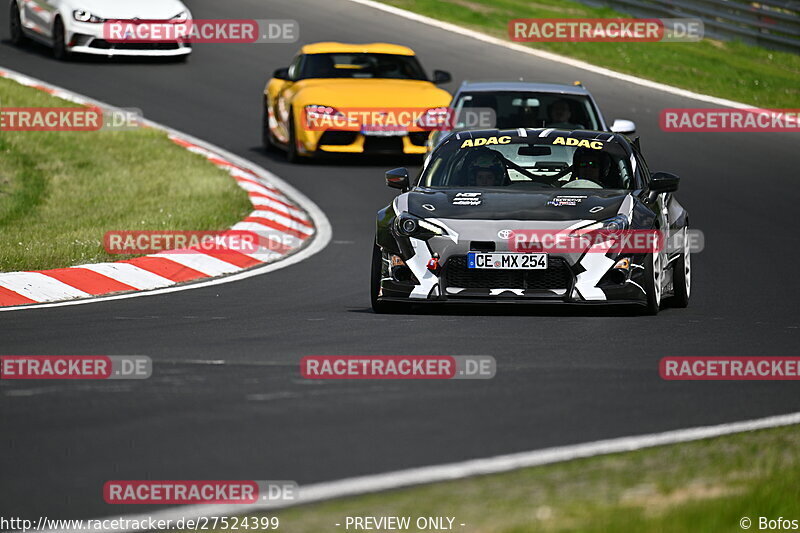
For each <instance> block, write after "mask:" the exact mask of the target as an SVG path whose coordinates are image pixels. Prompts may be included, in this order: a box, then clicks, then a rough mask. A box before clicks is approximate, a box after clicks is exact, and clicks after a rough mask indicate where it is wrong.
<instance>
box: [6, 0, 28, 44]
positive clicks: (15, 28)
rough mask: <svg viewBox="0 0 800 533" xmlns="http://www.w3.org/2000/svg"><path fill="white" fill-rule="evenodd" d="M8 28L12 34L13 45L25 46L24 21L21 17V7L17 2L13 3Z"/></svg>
mask: <svg viewBox="0 0 800 533" xmlns="http://www.w3.org/2000/svg"><path fill="white" fill-rule="evenodd" d="M8 27H9V32H10V33H11V44H13V45H14V46H20V45H22V44H25V33H24V32H23V31H22V19H21V18H20V16H19V6H18V5H17V3H16V2H12V3H11V11H9V22H8Z"/></svg>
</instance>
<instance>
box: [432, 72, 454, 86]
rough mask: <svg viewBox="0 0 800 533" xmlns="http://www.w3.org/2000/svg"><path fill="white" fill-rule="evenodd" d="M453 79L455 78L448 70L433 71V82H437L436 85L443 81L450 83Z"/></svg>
mask: <svg viewBox="0 0 800 533" xmlns="http://www.w3.org/2000/svg"><path fill="white" fill-rule="evenodd" d="M452 79H453V77H452V76H451V75H450V73H449V72H447V71H446V70H434V71H433V83H434V84H436V85H441V84H443V83H448V82H449V81H451V80H452Z"/></svg>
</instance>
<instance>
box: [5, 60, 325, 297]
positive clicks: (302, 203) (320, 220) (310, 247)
mask: <svg viewBox="0 0 800 533" xmlns="http://www.w3.org/2000/svg"><path fill="white" fill-rule="evenodd" d="M0 70H2V71H3V72H4V73H6V75H7V76H8V77H9V78H10V79H15V80H16V81H19V80H26V81H28V82H29V83H32V84H36V85H41V86H42V87H48V88H50V89H54V90H58V91H62V92H63V93H64V94H65V95H66V96H67V97H66V98H64V99H65V100H69V101H72V102H76V103H79V104H85V105H87V104H88V105H94V106H97V107H101V108H104V109H118V108H116V107H114V106H112V105H109V104H106V103H104V102H101V101H99V100H95V99H93V98H89V97H87V96H83V95H79V94H77V93H73V92H71V91H67V90H66V89H62V88H61V87H55V86H53V85H51V84H49V83H47V82H45V81H39V80H36V81H33V80H32V79H31V78H30V77H28V76H25V75H24V74H21V73H19V72H16V71H14V70H10V69H7V68H5V67H0ZM142 123H143V124H145V125H146V126H149V127H151V128H156V129H160V130H162V131H164V132H166V133H167V134H168V135H172V136H175V137H179V138H180V139H181V140H183V141H185V142H188V143H190V144H194V145H196V146H199V147H201V148H205V149H207V150H212V151H214V152H215V153H216V154H217V155H219V156H220V157H222V158H224V159H226V160H228V161H230V162H231V163H233V164H235V165H236V166H237V167H241V168H243V169H245V170H251V171H252V172H253V173H254V174H255V175H257V176H258V177H259V179H263V180H265V181H266V182H268V183H270V184H271V185H274V186H275V187H276V188H277V189H280V191H281V192H282V193H283V194H285V195H286V197H290V198H291V203H294V204H296V205H297V206H298V207H299V208H301V209H303V210H304V211H305V212H306V213H308V215H309V216H310V217H311V220H312V221H313V222H314V226H315V227H316V234H315V236H314V238H313V239H309V240H306V241H302V240H300V239H294V237H291V236H287V240H288V241H289V242H295V241H296V242H297V243H298V244H301V243H308V244H306V246H305V247H304V248H301V249H299V250H292V251H291V252H290V253H289V254H286V255H284V256H281V260H280V261H278V262H276V263H271V264H266V265H263V266H259V267H253V268H251V269H248V270H244V271H241V272H238V273H236V274H232V275H229V276H225V277H222V278H216V279H209V280H206V281H200V282H194V283H191V284H188V285H177V286H172V287H164V288H162V289H154V290H152V291H142V292H132V293H128V294H116V295H114V296H96V297H94V298H85V299H81V300H70V301H65V302H51V303H42V304H29V305H20V306H15V307H0V312H7V311H30V310H34V309H44V308H50V307H66V306H71V305H86V304H94V303H98V302H107V301H113V300H127V299H129V298H142V297H145V296H154V295H157V294H168V293H171V292H181V291H189V290H194V289H201V288H204V287H211V286H215V285H222V284H224V283H233V282H234V281H239V280H243V279H247V278H252V277H255V276H261V275H263V274H267V273H269V272H273V271H275V270H280V269H282V268H286V267H289V266H292V265H295V264H297V263H299V262H301V261H303V260H305V259H308V258H309V257H311V256H312V255H315V254H317V253H319V252H321V251H322V250H324V249H325V247H326V246H328V243H330V241H331V238H332V236H333V229H332V228H331V223H330V221H329V220H328V217H326V216H325V213H323V212H322V210H321V209H320V208H319V207H318V206H317V204H315V203H314V202H313V201H311V199H310V198H308V197H307V196H306V195H304V194H303V193H301V192H300V191H299V190H297V189H296V188H295V187H294V186H292V185H290V184H289V183H288V182H286V181H284V180H283V179H281V178H279V177H278V176H277V175H276V174H273V173H272V172H270V171H269V170H267V169H265V168H263V167H260V166H258V165H256V164H255V163H253V162H252V161H248V160H247V159H245V158H243V157H239V156H238V155H236V154H234V153H231V152H229V151H227V150H225V149H223V148H220V147H218V146H215V145H213V144H211V143H208V142H206V141H203V140H201V139H198V138H197V137H194V136H192V135H189V134H187V133H183V132H180V131H178V130H176V129H173V128H170V127H169V126H164V125H163V124H159V123H158V122H153V121H152V120H148V119H144V120H143V121H142ZM251 198H252V197H251ZM261 227H262V228H264V226H261ZM272 231H273V232H274V230H272ZM289 237H291V238H289ZM87 296H88V295H87Z"/></svg>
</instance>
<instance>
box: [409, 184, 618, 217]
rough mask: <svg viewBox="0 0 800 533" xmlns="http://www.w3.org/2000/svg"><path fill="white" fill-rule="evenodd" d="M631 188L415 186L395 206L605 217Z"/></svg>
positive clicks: (419, 211) (441, 212)
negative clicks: (502, 189)
mask: <svg viewBox="0 0 800 533" xmlns="http://www.w3.org/2000/svg"><path fill="white" fill-rule="evenodd" d="M629 194H630V191H595V190H586V189H583V190H582V189H571V190H564V189H560V190H557V191H541V192H540V191H537V192H528V191H526V192H520V191H497V190H493V189H480V188H475V189H447V190H432V189H415V190H414V191H411V192H408V193H406V194H405V195H403V196H405V198H402V197H398V203H397V204H396V205H397V206H399V207H400V209H401V210H403V209H402V208H403V207H406V208H407V209H405V210H407V211H408V212H409V213H411V214H414V215H417V216H419V217H432V218H440V219H473V220H540V221H570V220H604V219H607V218H611V217H613V216H616V215H617V213H618V212H619V209H620V206H621V205H622V202H623V201H624V200H625V198H626V197H628V196H629Z"/></svg>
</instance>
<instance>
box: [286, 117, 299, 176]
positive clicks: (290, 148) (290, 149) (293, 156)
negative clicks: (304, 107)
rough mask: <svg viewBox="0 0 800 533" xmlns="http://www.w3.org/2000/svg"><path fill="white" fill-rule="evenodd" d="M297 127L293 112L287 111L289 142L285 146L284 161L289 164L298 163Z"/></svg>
mask: <svg viewBox="0 0 800 533" xmlns="http://www.w3.org/2000/svg"><path fill="white" fill-rule="evenodd" d="M296 128H297V125H296V124H295V120H294V110H292V109H290V110H289V142H288V143H287V146H286V160H287V161H288V162H289V163H300V157H301V156H300V154H299V153H298V151H297V130H296Z"/></svg>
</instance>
